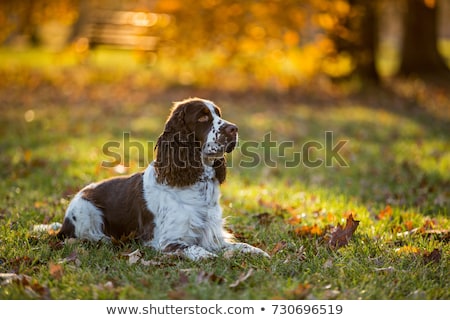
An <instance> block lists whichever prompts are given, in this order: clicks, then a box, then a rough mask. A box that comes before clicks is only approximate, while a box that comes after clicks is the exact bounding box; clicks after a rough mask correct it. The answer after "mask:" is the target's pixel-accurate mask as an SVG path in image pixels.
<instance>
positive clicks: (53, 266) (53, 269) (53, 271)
mask: <svg viewBox="0 0 450 320" xmlns="http://www.w3.org/2000/svg"><path fill="white" fill-rule="evenodd" d="M48 270H49V273H50V276H51V277H52V278H53V279H56V280H61V278H62V276H63V274H64V270H63V267H62V265H60V264H57V263H52V262H50V264H49V265H48Z"/></svg>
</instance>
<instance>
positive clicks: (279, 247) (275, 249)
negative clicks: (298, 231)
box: [270, 241, 287, 256]
mask: <svg viewBox="0 0 450 320" xmlns="http://www.w3.org/2000/svg"><path fill="white" fill-rule="evenodd" d="M286 246H287V243H286V241H280V242H277V244H276V245H275V247H273V249H272V251H270V255H271V256H273V255H274V254H276V253H278V252H279V251H281V250H283V249H284V248H286Z"/></svg>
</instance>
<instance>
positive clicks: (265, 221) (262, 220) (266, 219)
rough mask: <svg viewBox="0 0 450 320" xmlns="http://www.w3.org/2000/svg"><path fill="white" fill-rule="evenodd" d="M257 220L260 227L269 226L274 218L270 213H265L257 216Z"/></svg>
mask: <svg viewBox="0 0 450 320" xmlns="http://www.w3.org/2000/svg"><path fill="white" fill-rule="evenodd" d="M255 218H256V219H257V220H258V223H259V224H260V225H263V226H268V225H270V224H271V223H272V221H273V218H274V216H273V215H271V214H270V213H268V212H263V213H260V214H257V215H255Z"/></svg>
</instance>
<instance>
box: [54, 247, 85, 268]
mask: <svg viewBox="0 0 450 320" xmlns="http://www.w3.org/2000/svg"><path fill="white" fill-rule="evenodd" d="M68 262H75V264H76V265H79V264H81V262H80V260H79V259H78V253H77V252H76V251H75V250H74V251H72V252H71V253H70V254H69V255H68V256H67V257H65V258H63V259H61V260H59V261H58V263H59V264H64V263H68Z"/></svg>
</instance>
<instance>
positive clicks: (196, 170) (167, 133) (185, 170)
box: [155, 105, 203, 187]
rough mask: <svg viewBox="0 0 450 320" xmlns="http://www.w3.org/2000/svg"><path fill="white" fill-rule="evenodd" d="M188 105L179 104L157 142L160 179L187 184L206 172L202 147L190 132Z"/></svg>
mask: <svg viewBox="0 0 450 320" xmlns="http://www.w3.org/2000/svg"><path fill="white" fill-rule="evenodd" d="M184 115H185V106H184V105H176V106H175V108H174V109H173V110H172V112H171V114H170V116H169V118H168V119H167V122H166V126H165V128H164V132H163V133H162V134H161V135H160V136H159V138H158V141H157V143H156V147H155V149H156V160H155V170H156V174H157V181H158V182H159V183H167V184H168V185H171V186H177V187H185V186H189V185H192V184H194V183H195V182H197V181H198V179H199V178H200V176H201V174H202V173H203V164H202V161H201V152H200V149H201V146H200V143H199V142H198V141H195V139H194V134H193V133H189V130H188V128H187V127H186V125H185V121H184Z"/></svg>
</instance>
